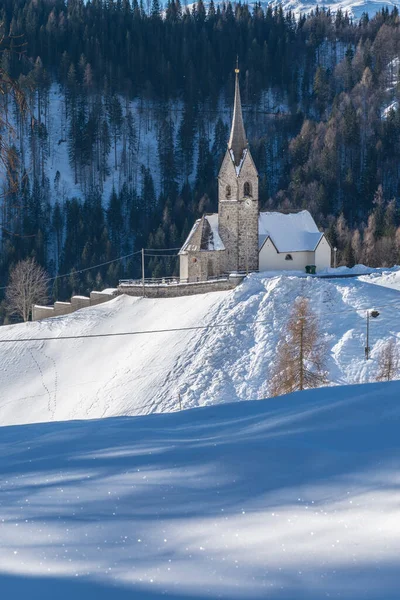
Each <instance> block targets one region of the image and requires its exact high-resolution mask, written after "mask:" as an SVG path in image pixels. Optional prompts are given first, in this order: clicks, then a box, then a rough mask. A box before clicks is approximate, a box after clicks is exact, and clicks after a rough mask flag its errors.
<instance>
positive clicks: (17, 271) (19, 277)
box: [6, 258, 48, 321]
mask: <svg viewBox="0 0 400 600" xmlns="http://www.w3.org/2000/svg"><path fill="white" fill-rule="evenodd" d="M47 282H48V275H47V273H46V271H45V270H44V269H43V268H42V267H41V266H40V265H38V264H37V262H36V261H35V259H34V258H27V259H26V260H22V261H20V262H19V263H18V264H17V266H16V267H15V268H14V270H13V271H12V272H11V275H10V283H9V285H8V287H7V290H6V306H7V309H8V312H9V314H14V315H19V316H20V317H22V319H23V320H24V321H28V320H29V317H30V313H31V310H32V304H45V303H46V302H47V299H48V296H47Z"/></svg>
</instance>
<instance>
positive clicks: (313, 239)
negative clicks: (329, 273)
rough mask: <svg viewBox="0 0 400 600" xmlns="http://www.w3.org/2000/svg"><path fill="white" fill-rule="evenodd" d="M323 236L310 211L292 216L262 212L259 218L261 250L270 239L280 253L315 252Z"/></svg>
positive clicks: (303, 211)
mask: <svg viewBox="0 0 400 600" xmlns="http://www.w3.org/2000/svg"><path fill="white" fill-rule="evenodd" d="M323 235H324V234H323V233H321V232H320V231H319V230H318V227H317V225H316V223H315V221H314V219H313V218H312V216H311V215H310V213H309V212H308V210H302V211H301V212H298V213H290V214H284V213H280V212H262V213H260V216H259V220H258V241H259V249H260V250H261V248H262V246H263V245H264V242H265V240H266V239H267V238H268V237H269V238H271V240H272V242H273V244H274V246H275V248H276V249H277V251H278V252H313V251H314V250H315V248H316V247H317V245H318V244H319V242H320V240H321V238H322V237H323Z"/></svg>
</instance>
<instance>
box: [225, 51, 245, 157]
mask: <svg viewBox="0 0 400 600" xmlns="http://www.w3.org/2000/svg"><path fill="white" fill-rule="evenodd" d="M238 63H239V60H238V59H237V60H236V69H235V73H236V82H235V104H234V107H233V119H232V129H231V136H230V138H229V142H228V148H229V150H231V151H232V153H233V157H234V163H235V165H236V166H238V165H239V164H240V161H241V160H242V156H243V152H244V150H245V149H246V148H247V139H246V133H245V130H244V125H243V117H242V103H241V101H240V89H239V64H238Z"/></svg>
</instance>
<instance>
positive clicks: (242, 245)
mask: <svg viewBox="0 0 400 600" xmlns="http://www.w3.org/2000/svg"><path fill="white" fill-rule="evenodd" d="M218 215H219V217H218V231H219V235H220V237H221V239H222V241H223V243H224V246H225V251H226V271H228V272H230V271H240V272H245V273H248V272H250V271H257V270H258V215H259V203H258V173H257V169H256V166H255V164H254V161H253V158H252V156H251V154H250V150H249V147H248V142H247V138H246V133H245V129H244V125H243V116H242V104H241V100H240V88H239V68H238V65H236V69H235V103H234V108H233V118H232V127H231V134H230V138H229V142H228V148H227V151H226V154H225V157H224V160H223V161H222V165H221V168H220V171H219V175H218Z"/></svg>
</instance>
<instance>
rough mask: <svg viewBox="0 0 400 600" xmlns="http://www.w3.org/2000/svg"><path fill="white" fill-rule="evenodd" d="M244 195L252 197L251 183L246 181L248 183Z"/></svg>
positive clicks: (244, 188) (245, 185) (244, 187)
mask: <svg viewBox="0 0 400 600" xmlns="http://www.w3.org/2000/svg"><path fill="white" fill-rule="evenodd" d="M243 195H244V196H251V183H250V182H249V181H246V183H245V184H244V186H243Z"/></svg>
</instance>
